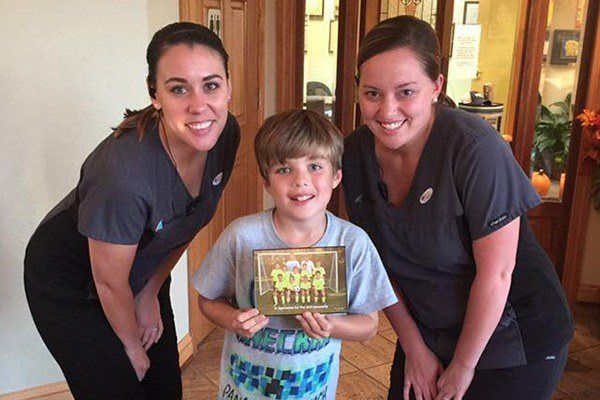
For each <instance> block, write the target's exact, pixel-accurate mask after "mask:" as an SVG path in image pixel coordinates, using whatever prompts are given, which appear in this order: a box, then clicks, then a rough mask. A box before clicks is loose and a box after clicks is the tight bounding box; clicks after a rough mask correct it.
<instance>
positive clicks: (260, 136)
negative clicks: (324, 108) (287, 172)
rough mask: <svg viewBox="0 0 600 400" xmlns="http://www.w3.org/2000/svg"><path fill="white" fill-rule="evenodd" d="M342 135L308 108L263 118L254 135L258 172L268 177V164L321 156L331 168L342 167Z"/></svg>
mask: <svg viewBox="0 0 600 400" xmlns="http://www.w3.org/2000/svg"><path fill="white" fill-rule="evenodd" d="M343 152H344V139H343V138H342V135H341V133H340V131H339V129H338V128H337V127H336V126H335V125H334V124H333V123H332V122H331V121H329V120H328V119H327V118H325V117H324V116H323V115H321V114H319V113H317V112H315V111H312V110H288V111H283V112H280V113H278V114H275V115H273V116H271V117H269V118H267V119H266V120H265V122H264V123H263V125H262V126H261V127H260V129H259V130H258V133H257V134H256V137H255V138H254V154H255V155H256V161H257V162H258V169H259V171H260V175H261V176H262V177H263V179H264V180H266V181H268V176H269V168H270V167H272V166H273V165H275V164H282V163H284V162H285V160H287V159H290V158H300V157H307V156H308V157H323V158H326V159H328V160H329V161H330V162H331V165H332V167H333V171H334V172H337V171H338V170H339V169H341V168H342V154H343Z"/></svg>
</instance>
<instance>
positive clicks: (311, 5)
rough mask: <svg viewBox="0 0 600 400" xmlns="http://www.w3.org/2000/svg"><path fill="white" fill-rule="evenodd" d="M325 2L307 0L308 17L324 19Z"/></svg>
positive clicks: (322, 0) (321, 0) (323, 0)
mask: <svg viewBox="0 0 600 400" xmlns="http://www.w3.org/2000/svg"><path fill="white" fill-rule="evenodd" d="M324 10H325V0H306V10H305V12H306V15H308V17H309V18H310V19H323V14H324Z"/></svg>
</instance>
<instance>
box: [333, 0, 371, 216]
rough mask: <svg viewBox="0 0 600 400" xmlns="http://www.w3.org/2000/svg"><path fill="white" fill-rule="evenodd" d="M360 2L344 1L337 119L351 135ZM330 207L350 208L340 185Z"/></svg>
mask: <svg viewBox="0 0 600 400" xmlns="http://www.w3.org/2000/svg"><path fill="white" fill-rule="evenodd" d="M360 3H361V2H360V0H346V1H341V2H340V19H339V24H340V26H339V32H340V34H339V35H338V57H337V76H336V85H335V86H336V87H335V110H334V122H335V124H336V125H337V127H338V128H339V129H340V131H341V132H342V134H343V135H344V136H346V135H349V134H350V132H352V131H353V130H354V127H355V125H356V124H358V123H359V122H357V116H358V115H359V113H358V107H357V104H356V102H355V90H356V81H355V76H356V58H357V54H358V44H359V33H360V28H361V26H360V25H361V20H362V19H363V18H361V13H360V12H361V4H360ZM327 208H328V209H329V210H330V211H331V212H333V213H334V214H336V215H340V216H342V217H344V216H345V214H346V210H345V206H344V199H343V194H342V190H341V188H340V187H338V188H336V189H335V190H334V192H333V194H332V196H331V200H330V202H329V206H328V207H327Z"/></svg>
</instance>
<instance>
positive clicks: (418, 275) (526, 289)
mask: <svg viewBox="0 0 600 400" xmlns="http://www.w3.org/2000/svg"><path fill="white" fill-rule="evenodd" d="M374 140H375V139H374V136H373V134H372V132H371V131H370V130H369V128H368V127H367V126H362V127H360V128H358V129H357V130H356V131H354V132H353V133H352V134H350V135H349V136H348V137H347V138H346V141H345V153H344V162H343V169H344V174H343V187H344V193H345V197H346V205H347V209H348V214H349V216H350V220H351V221H352V222H353V223H355V224H357V225H359V226H360V227H362V228H363V229H365V230H366V231H367V233H368V234H369V235H370V237H371V239H372V240H373V242H374V243H375V246H376V247H377V249H378V251H379V252H380V255H381V257H382V260H383V262H384V265H385V266H386V268H387V271H388V274H389V275H390V277H391V279H392V280H393V281H394V282H395V284H396V285H397V287H398V288H399V289H400V290H401V291H402V293H403V294H404V296H405V300H406V303H407V306H408V307H409V309H410V311H411V313H412V314H413V317H414V318H415V321H416V322H417V325H418V326H419V330H420V331H421V334H422V335H423V338H424V340H425V342H426V343H427V345H428V346H429V348H430V349H431V350H432V351H433V352H434V353H435V354H436V355H437V356H438V357H439V358H440V359H442V361H444V362H449V361H450V360H451V359H452V355H453V353H454V348H455V346H456V342H457V340H458V337H459V334H460V331H461V327H462V323H463V320H464V317H465V313H466V307H467V302H468V298H469V293H470V288H471V284H472V283H473V280H474V277H475V272H476V267H475V260H474V257H473V251H472V242H473V241H474V240H477V239H479V238H482V237H484V236H486V235H489V234H490V233H492V232H494V231H496V230H498V229H500V228H502V227H503V226H505V225H506V224H508V223H509V222H511V221H512V220H514V219H515V218H518V217H521V229H520V236H519V244H518V250H517V261H516V267H515V270H514V272H513V276H512V283H511V288H510V293H509V296H508V301H507V304H506V307H505V309H504V313H503V315H502V317H501V319H500V322H499V324H498V327H497V328H496V330H495V331H494V333H493V335H492V337H491V339H490V341H489V342H488V345H487V346H486V348H485V350H484V352H483V354H482V356H481V358H480V360H479V363H478V365H477V368H479V369H490V368H504V367H512V366H518V365H524V364H526V363H531V362H535V361H539V360H543V359H544V358H545V357H548V356H552V355H553V354H552V353H553V352H555V351H556V350H559V349H560V348H562V347H563V346H564V345H565V344H566V343H567V342H568V340H569V339H570V338H571V336H572V331H573V323H572V316H571V313H570V311H569V308H568V305H567V301H566V298H565V295H564V293H563V291H562V288H561V286H560V283H559V280H558V277H557V275H556V272H555V269H554V267H553V265H552V263H551V261H550V260H549V259H548V257H547V255H546V254H545V253H544V251H543V249H542V248H541V246H540V244H539V243H538V241H537V239H536V238H535V235H534V234H533V232H532V231H531V229H530V227H529V224H528V223H527V220H526V216H525V214H526V212H527V211H528V210H529V209H531V208H533V207H535V206H536V205H538V204H539V203H540V201H541V199H540V197H539V196H538V195H537V193H536V192H535V190H534V189H533V188H532V186H531V184H530V181H529V179H528V178H527V176H526V175H525V174H524V173H523V170H522V169H521V168H520V166H519V165H518V164H517V162H516V160H515V159H514V156H513V154H512V152H511V151H510V148H509V147H508V146H507V144H506V143H505V142H504V141H503V139H502V137H501V136H500V135H499V134H498V132H497V131H495V130H494V129H493V128H492V127H491V126H490V125H489V124H488V123H487V122H485V121H484V120H482V119H481V118H479V117H477V116H474V115H472V114H468V113H466V112H464V111H462V110H455V109H450V108H447V107H439V108H438V111H437V113H436V117H435V121H434V124H433V127H432V131H431V133H430V136H429V138H428V140H427V143H426V144H425V147H424V150H423V153H422V155H421V158H420V160H419V163H418V165H417V169H416V172H415V176H414V179H413V182H412V185H411V187H410V189H409V192H408V194H407V196H406V199H405V200H404V202H403V203H402V205H401V206H400V207H396V206H395V205H393V204H391V203H389V202H388V201H387V190H386V187H385V183H384V182H383V181H382V179H381V170H380V167H379V165H378V162H377V158H376V155H375V148H374Z"/></svg>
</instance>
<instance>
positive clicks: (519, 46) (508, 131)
mask: <svg viewBox="0 0 600 400" xmlns="http://www.w3.org/2000/svg"><path fill="white" fill-rule="evenodd" d="M530 3H531V0H527V1H522V2H520V8H519V19H518V21H517V34H516V35H515V48H514V51H513V64H512V70H511V80H510V82H511V84H510V87H509V88H508V101H507V104H506V108H505V114H504V115H505V117H504V121H505V122H504V134H505V135H506V136H505V139H508V142H509V143H512V141H513V139H514V132H515V116H516V110H517V109H518V107H517V104H518V103H519V90H518V88H519V87H520V86H521V78H522V74H521V66H522V65H523V49H524V47H525V42H526V36H525V35H526V29H527V17H528V12H527V11H528V9H529V6H530ZM511 146H513V145H512V144H511Z"/></svg>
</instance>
